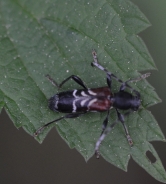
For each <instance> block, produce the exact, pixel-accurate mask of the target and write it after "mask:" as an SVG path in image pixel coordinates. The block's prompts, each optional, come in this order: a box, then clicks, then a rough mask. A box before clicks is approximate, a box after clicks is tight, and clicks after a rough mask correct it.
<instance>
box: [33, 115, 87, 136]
mask: <svg viewBox="0 0 166 184" xmlns="http://www.w3.org/2000/svg"><path fill="white" fill-rule="evenodd" d="M85 113H86V112H79V113H70V114H66V115H65V116H62V117H60V118H58V119H55V120H53V121H51V122H49V123H47V124H45V125H43V126H42V127H40V128H39V129H38V130H36V132H35V133H34V137H36V136H38V134H40V133H41V132H42V131H43V129H45V128H46V127H48V126H49V125H50V124H52V123H55V122H57V121H60V120H61V119H66V118H76V117H79V116H81V115H83V114H85Z"/></svg>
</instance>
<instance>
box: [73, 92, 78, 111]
mask: <svg viewBox="0 0 166 184" xmlns="http://www.w3.org/2000/svg"><path fill="white" fill-rule="evenodd" d="M76 93H77V90H76V89H75V90H74V91H73V96H74V97H75V98H77V96H76ZM76 101H77V99H75V100H73V111H72V112H76V110H77V107H76Z"/></svg>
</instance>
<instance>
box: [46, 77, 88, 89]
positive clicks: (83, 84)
mask: <svg viewBox="0 0 166 184" xmlns="http://www.w3.org/2000/svg"><path fill="white" fill-rule="evenodd" d="M46 77H47V78H48V80H49V81H50V82H51V83H52V84H53V85H54V86H56V87H58V88H61V87H62V85H63V84H64V83H65V82H67V81H68V80H69V79H73V80H74V81H75V82H76V83H77V84H79V85H80V86H82V87H83V88H84V89H88V88H87V87H86V85H85V83H84V82H83V81H82V80H81V78H79V77H78V76H76V75H71V76H70V77H68V78H67V79H65V80H64V81H62V82H61V83H60V84H57V83H56V82H55V81H54V80H53V79H52V78H51V77H50V76H49V75H46Z"/></svg>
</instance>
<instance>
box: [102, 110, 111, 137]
mask: <svg viewBox="0 0 166 184" xmlns="http://www.w3.org/2000/svg"><path fill="white" fill-rule="evenodd" d="M109 114H110V109H109V110H108V111H107V116H106V118H105V119H104V121H103V125H102V132H101V135H102V134H103V132H104V131H105V129H106V128H107V125H108V118H109ZM101 135H100V136H101Z"/></svg>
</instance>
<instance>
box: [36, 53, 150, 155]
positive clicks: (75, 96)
mask: <svg viewBox="0 0 166 184" xmlns="http://www.w3.org/2000/svg"><path fill="white" fill-rule="evenodd" d="M92 55H93V62H92V63H91V65H92V66H96V67H97V68H98V69H100V70H103V71H104V72H105V73H106V76H107V78H106V79H107V85H108V86H106V87H100V88H92V89H91V88H88V87H87V86H86V85H85V83H84V82H83V81H82V80H81V79H80V78H79V77H78V76H76V75H71V76H70V77H68V78H67V79H65V80H64V81H62V82H61V83H60V84H59V85H58V84H57V83H56V82H55V81H54V80H53V79H52V78H51V77H50V76H49V75H47V76H46V77H47V78H48V79H49V80H50V82H52V84H53V85H54V86H56V87H58V88H60V87H62V85H63V84H64V83H66V82H67V81H68V80H69V79H73V80H74V81H75V82H76V83H77V84H79V85H80V86H81V87H82V88H83V89H78V90H77V89H75V90H71V91H65V92H60V93H58V94H55V95H54V96H52V97H51V98H50V99H49V105H48V106H49V108H50V109H51V110H52V111H57V112H63V113H68V114H67V115H65V116H62V117H60V118H58V119H55V120H53V121H51V122H49V123H47V124H45V125H44V126H42V127H40V128H39V129H38V130H37V131H36V132H35V133H34V136H37V135H38V134H39V133H40V132H41V131H42V130H43V129H44V128H45V127H48V126H49V125H50V124H52V123H54V122H57V121H60V120H61V119H66V118H76V117H79V116H81V115H83V114H85V113H87V112H104V111H107V115H106V118H105V119H104V121H103V125H102V132H101V135H100V137H99V139H98V140H97V142H96V146H95V154H96V158H99V155H100V153H99V146H100V144H101V142H102V141H103V140H104V138H105V136H106V135H107V134H108V132H110V130H111V129H112V128H113V127H114V126H115V125H116V124H117V123H118V121H120V122H121V123H122V125H123V127H124V130H125V133H126V137H127V141H128V143H129V145H130V146H132V145H133V141H132V139H131V137H130V135H129V132H128V129H127V127H126V125H125V123H124V117H125V116H127V115H128V114H130V113H131V112H132V111H137V110H138V108H139V106H140V103H141V102H140V101H141V99H140V93H139V92H138V91H136V90H135V89H134V88H132V87H131V86H130V85H129V84H128V83H129V82H137V81H139V80H141V79H145V78H146V77H148V76H149V75H150V73H146V74H143V75H141V76H140V77H138V78H136V79H130V80H127V81H126V82H123V81H122V80H121V79H119V78H117V77H116V76H115V75H114V74H112V73H111V72H109V71H108V70H107V69H105V68H104V67H103V66H101V65H100V64H99V63H98V59H97V53H96V52H95V50H93V51H92ZM112 78H114V79H115V80H117V81H118V82H120V83H121V86H120V89H119V91H118V92H117V93H113V92H112V91H111V83H112ZM125 88H129V89H130V90H131V91H132V92H133V94H134V95H133V94H131V93H129V92H127V91H125ZM111 108H115V110H116V113H117V117H118V118H117V120H116V121H115V122H114V123H112V124H111V125H110V127H108V128H107V124H108V119H109V114H110V109H111ZM119 109H120V110H128V111H127V112H126V113H125V114H121V113H120V112H119Z"/></svg>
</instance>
